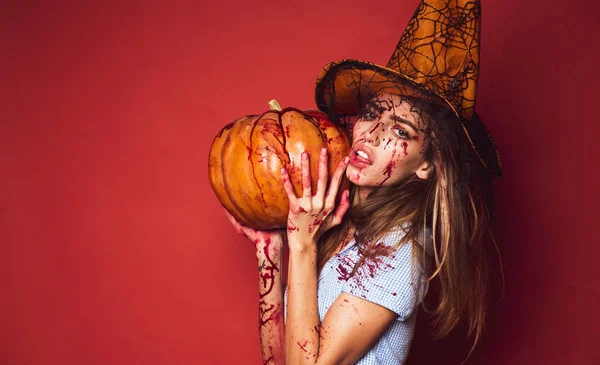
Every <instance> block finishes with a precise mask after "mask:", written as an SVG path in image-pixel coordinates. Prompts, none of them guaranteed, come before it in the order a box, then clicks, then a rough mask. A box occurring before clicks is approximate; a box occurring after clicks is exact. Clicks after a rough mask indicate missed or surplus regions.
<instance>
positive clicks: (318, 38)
mask: <svg viewBox="0 0 600 365" xmlns="http://www.w3.org/2000/svg"><path fill="white" fill-rule="evenodd" d="M587 3H589V4H592V3H593V2H591V1H587ZM416 6H417V1H416V0H413V1H403V2H400V1H396V2H393V3H389V2H386V1H371V2H365V1H360V2H359V1H337V2H328V3H321V2H319V1H316V0H310V1H304V2H294V3H291V2H290V3H289V4H288V3H277V2H275V1H262V2H252V1H234V0H221V1H216V2H210V3H206V4H203V3H201V2H198V1H187V2H186V1H169V2H167V1H163V2H154V1H128V2H119V1H97V2H77V1H70V2H67V1H63V2H58V1H55V2H50V1H48V2H42V1H19V2H18V1H14V2H13V3H12V4H7V3H4V5H3V10H2V12H0V13H1V15H0V44H1V46H2V47H1V50H0V109H1V114H0V115H1V116H0V145H1V149H2V150H1V151H0V167H1V171H2V179H1V180H0V208H1V210H0V214H1V216H0V364H2V365H22V364H28V365H38V364H39V365H41V364H44V365H54V364H56V365H59V364H60V365H75V364H92V365H93V364H98V365H99V364H148V365H153V364H169V365H176V364H259V363H261V361H260V351H259V345H258V333H257V318H256V317H257V307H256V299H257V283H256V281H257V280H256V265H255V262H254V261H255V260H254V258H253V255H252V254H253V252H252V248H251V246H250V244H249V243H247V242H246V241H245V240H244V239H243V238H242V237H240V236H237V235H236V234H235V233H234V232H233V230H232V229H231V227H230V226H229V224H228V222H227V220H226V218H225V216H224V215H223V214H222V211H221V208H220V206H219V203H218V201H217V200H216V198H215V196H214V194H213V193H212V190H211V188H210V186H209V184H208V179H207V160H208V150H209V147H210V143H211V141H212V138H213V137H214V136H215V134H216V133H217V131H218V130H219V129H220V128H221V127H222V126H223V125H225V124H226V123H228V122H230V121H232V120H234V119H235V118H237V117H240V116H243V115H246V114H250V113H259V112H261V111H263V110H265V109H266V108H267V102H268V101H269V100H270V99H271V98H277V99H278V100H279V101H280V103H281V104H282V105H284V106H286V105H294V106H297V107H300V108H311V107H313V106H314V101H313V90H314V81H315V78H316V76H317V73H318V72H319V70H320V69H321V67H322V66H324V65H325V64H326V63H327V62H330V61H333V60H337V59H341V58H358V59H363V60H369V61H373V62H377V63H383V64H385V63H386V62H387V59H388V57H389V56H390V55H391V52H392V50H393V48H394V46H395V45H396V42H397V41H398V38H399V36H400V34H401V32H402V30H403V29H404V27H405V25H406V23H407V21H408V19H409V17H410V16H411V15H412V13H413V11H414V9H415V8H416ZM591 6H592V5H586V1H585V0H572V1H568V2H564V3H558V2H556V3H555V4H549V3H548V2H547V1H543V0H530V1H522V0H484V2H483V13H484V20H483V29H482V43H483V47H482V54H481V59H482V64H481V74H480V83H479V85H480V88H479V96H478V105H477V109H478V110H479V113H480V114H481V115H482V117H483V119H484V120H485V121H486V123H487V125H488V127H489V129H490V130H491V132H492V134H493V135H494V137H495V139H496V142H497V145H498V147H499V149H500V151H501V154H502V158H503V163H504V178H503V179H501V180H499V181H497V182H496V183H495V188H496V197H497V201H498V206H497V223H496V232H497V239H498V244H499V247H500V251H501V254H502V257H503V263H504V269H505V273H506V279H505V282H506V292H505V295H504V297H503V299H502V300H501V301H500V302H499V304H497V305H493V306H492V310H491V313H490V325H489V330H488V335H487V337H486V338H485V340H484V342H483V344H482V346H481V347H479V349H478V350H477V352H476V353H475V354H474V355H473V357H472V359H471V360H469V362H468V363H470V364H478V363H482V364H530V363H531V364H600V353H599V352H598V351H597V345H596V343H595V342H596V341H595V340H597V338H598V333H599V330H598V328H597V325H598V324H599V323H600V314H598V308H599V307H600V290H599V288H600V285H599V284H598V277H599V274H600V269H599V268H600V265H598V264H597V261H598V256H599V254H600V249H599V248H598V243H599V240H598V236H597V232H596V228H598V211H597V209H598V203H599V202H598V190H597V186H598V183H597V181H598V179H599V178H600V172H599V168H598V160H597V157H596V156H595V155H594V154H595V153H597V149H596V148H595V147H596V146H597V142H596V136H597V135H598V133H599V132H600V127H599V125H598V106H597V102H598V101H597V96H598V91H597V89H596V86H597V85H598V84H599V81H600V80H599V79H598V76H597V65H598V64H599V63H600V56H599V52H598V50H597V46H593V44H596V42H597V40H598V39H600V37H599V36H600V31H599V27H598V21H597V14H598V9H591ZM594 6H596V7H597V5H594ZM498 282H499V280H498V279H496V284H498ZM496 302H497V300H496ZM421 323H426V321H425V317H424V316H423V317H421ZM419 331H420V332H419V334H418V336H417V340H416V341H415V347H414V351H413V354H412V363H417V362H418V361H420V362H421V363H434V360H437V361H436V363H444V364H446V363H448V364H449V363H456V364H459V363H460V361H461V360H462V358H461V356H462V355H463V354H464V351H465V348H466V347H468V344H466V343H464V342H463V341H462V340H461V338H460V336H457V335H455V336H453V337H451V338H450V339H448V340H446V341H442V342H440V343H433V344H431V343H429V342H428V340H427V335H426V333H427V330H426V329H425V330H423V329H420V330H419Z"/></svg>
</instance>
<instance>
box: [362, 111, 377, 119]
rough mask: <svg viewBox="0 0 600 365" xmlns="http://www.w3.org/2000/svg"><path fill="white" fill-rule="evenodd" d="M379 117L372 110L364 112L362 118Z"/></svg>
mask: <svg viewBox="0 0 600 365" xmlns="http://www.w3.org/2000/svg"><path fill="white" fill-rule="evenodd" d="M377 118H378V116H377V114H376V113H375V112H372V111H365V112H363V113H362V119H364V120H376V119H377Z"/></svg>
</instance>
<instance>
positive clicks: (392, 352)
mask: <svg viewBox="0 0 600 365" xmlns="http://www.w3.org/2000/svg"><path fill="white" fill-rule="evenodd" d="M403 234H404V233H403V231H402V229H401V228H399V227H398V228H396V229H394V230H392V231H391V232H389V233H388V234H387V235H385V236H384V237H383V238H382V239H381V240H380V241H379V243H381V244H382V245H384V246H388V247H390V249H391V248H393V247H395V245H396V244H397V243H398V241H399V240H400V239H401V238H402V236H403ZM412 250H413V247H412V244H411V243H410V242H408V243H406V244H404V245H401V246H400V247H399V248H398V249H397V250H392V251H391V252H389V253H388V254H387V255H385V256H380V257H379V258H377V259H376V260H373V261H371V262H368V261H365V262H364V263H363V265H361V266H360V267H359V268H358V270H357V271H356V272H355V274H354V275H353V276H350V273H351V272H352V268H353V267H354V263H356V262H358V260H359V251H358V246H357V245H356V242H355V241H354V240H352V241H351V242H350V243H349V244H348V245H347V246H346V247H344V249H342V251H341V252H339V253H338V254H337V255H335V256H334V257H332V258H331V259H330V260H329V262H327V264H325V267H324V268H323V270H322V271H321V273H320V274H319V281H318V294H317V295H318V307H319V318H320V320H321V322H322V321H323V318H324V317H325V314H326V313H327V311H328V310H329V307H331V305H332V304H333V302H334V301H335V300H336V299H337V297H338V296H339V295H340V294H341V293H342V292H345V293H349V294H351V295H354V296H356V297H359V298H363V299H365V300H368V301H370V302H373V303H376V304H378V305H381V306H383V307H385V308H388V309H389V310H391V311H393V312H394V313H396V314H397V315H398V317H397V318H396V320H395V321H394V323H393V324H392V325H391V326H390V328H389V329H388V330H387V331H386V332H385V333H384V334H383V335H382V336H381V337H380V338H379V340H377V342H375V344H373V346H372V347H371V348H370V349H369V350H368V351H367V352H366V353H365V354H364V355H363V356H362V357H361V358H360V359H359V360H358V361H357V362H356V363H355V364H357V365H374V364H382V365H383V364H385V365H392V364H398V365H400V364H403V363H404V361H405V360H406V357H407V355H408V350H409V348H410V343H411V341H412V338H413V334H414V329H415V320H416V315H417V311H416V309H417V306H418V305H419V304H420V302H421V301H422V299H423V298H424V296H425V294H426V293H427V288H428V286H427V282H426V280H425V279H426V276H425V274H424V272H423V270H422V269H421V265H420V264H419V263H417V262H415V260H413V259H412ZM417 256H418V257H420V256H419V255H417ZM286 294H287V293H286ZM286 299H287V298H286Z"/></svg>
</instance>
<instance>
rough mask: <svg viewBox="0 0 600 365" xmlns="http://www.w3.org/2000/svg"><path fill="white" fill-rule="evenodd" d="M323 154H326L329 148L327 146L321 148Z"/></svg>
mask: <svg viewBox="0 0 600 365" xmlns="http://www.w3.org/2000/svg"><path fill="white" fill-rule="evenodd" d="M321 154H322V155H326V154H327V148H325V147H323V148H321Z"/></svg>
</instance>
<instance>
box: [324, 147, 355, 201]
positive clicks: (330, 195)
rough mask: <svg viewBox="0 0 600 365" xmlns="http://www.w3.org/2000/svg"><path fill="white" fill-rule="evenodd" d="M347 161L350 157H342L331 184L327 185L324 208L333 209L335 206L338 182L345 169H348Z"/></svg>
mask: <svg viewBox="0 0 600 365" xmlns="http://www.w3.org/2000/svg"><path fill="white" fill-rule="evenodd" d="M349 161H350V157H348V156H346V157H344V158H343V159H342V161H340V163H339V164H338V167H337V169H335V172H334V173H333V177H332V178H331V182H330V183H329V191H327V195H326V196H325V207H333V206H334V205H335V197H336V196H337V192H338V189H339V187H340V182H341V181H342V177H343V176H344V175H343V174H344V171H346V167H348V162H349Z"/></svg>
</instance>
